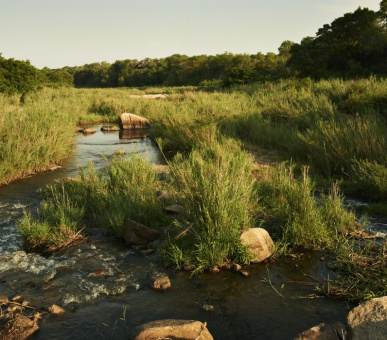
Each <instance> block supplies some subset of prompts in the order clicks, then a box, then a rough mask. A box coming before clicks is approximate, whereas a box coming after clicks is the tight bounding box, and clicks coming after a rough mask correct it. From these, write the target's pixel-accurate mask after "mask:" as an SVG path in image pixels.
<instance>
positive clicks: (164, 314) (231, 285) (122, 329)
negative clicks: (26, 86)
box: [0, 125, 387, 339]
mask: <svg viewBox="0 0 387 340" xmlns="http://www.w3.org/2000/svg"><path fill="white" fill-rule="evenodd" d="M92 127H93V128H95V129H96V130H97V132H96V133H95V134H94V135H90V136H83V135H82V134H78V135H77V137H76V143H75V144H74V150H73V153H72V154H71V156H70V157H69V158H67V159H66V160H64V162H63V167H62V168H61V169H58V170H55V171H50V172H45V173H43V174H39V175H36V176H33V177H30V178H26V179H22V180H19V181H16V182H14V183H11V184H9V185H6V186H2V187H0V295H6V296H8V298H9V299H12V298H13V297H15V296H22V297H23V300H28V301H29V302H30V303H31V304H32V306H35V307H37V308H41V310H42V311H43V312H44V311H47V308H48V307H49V306H50V305H52V304H57V305H59V306H62V307H64V308H65V309H67V310H68V313H67V314H65V315H64V316H53V315H47V314H44V315H43V319H42V320H41V321H40V323H39V326H40V330H39V331H38V332H37V333H36V334H35V335H33V336H32V339H125V338H126V335H127V333H128V330H130V329H131V328H132V327H135V326H137V325H139V324H142V323H145V322H149V321H154V320H159V319H169V318H178V319H193V320H199V321H203V322H207V327H208V329H209V331H210V332H211V334H212V335H213V336H214V338H215V339H258V338H259V339H293V338H294V337H296V336H297V335H298V334H299V333H300V332H302V331H304V330H306V329H308V328H310V327H313V326H315V325H317V324H319V323H322V322H324V323H333V322H335V321H338V322H341V323H345V320H346V315H347V313H348V311H349V310H350V309H351V307H353V306H351V305H348V304H347V303H345V302H343V301H339V300H332V299H327V298H310V296H311V295H312V294H314V284H315V283H316V282H318V281H322V280H324V279H325V278H327V277H328V276H329V277H333V276H334V275H335V274H334V273H333V272H331V271H330V270H328V269H327V267H326V262H325V261H321V259H320V258H321V256H322V253H319V252H307V253H305V254H303V256H301V259H298V258H291V257H290V258H287V259H284V260H282V261H281V262H280V263H277V262H275V263H269V264H264V263H262V264H256V265H251V266H249V267H248V268H247V270H248V272H249V276H248V277H243V276H242V275H240V274H238V273H236V272H233V271H221V272H220V273H209V272H208V273H207V272H206V273H203V274H201V275H198V276H195V277H193V278H191V277H190V273H188V272H179V271H175V270H173V269H168V268H164V267H163V266H162V264H161V263H160V261H159V258H158V254H157V252H156V253H154V254H152V255H149V256H144V255H141V254H139V253H137V252H136V251H135V250H133V249H132V248H130V247H128V246H127V245H126V244H125V243H124V241H123V240H119V239H117V238H114V237H111V236H109V235H106V234H104V233H103V232H101V231H100V230H99V229H91V230H90V231H89V237H88V239H87V241H86V242H84V243H81V244H78V245H76V246H72V247H70V248H68V249H65V250H62V251H59V252H57V253H55V254H54V255H52V256H50V257H44V256H41V255H38V254H33V253H31V254H27V253H25V252H24V251H23V250H22V239H21V236H20V234H19V233H18V231H17V230H16V228H15V223H16V221H17V219H18V218H20V217H21V216H22V214H23V210H30V211H36V209H37V208H38V206H39V190H41V188H44V187H45V186H46V185H50V184H52V183H54V182H55V180H58V179H61V178H65V177H75V176H77V175H78V168H82V167H85V166H87V164H88V162H89V161H92V162H93V163H94V164H95V167H96V168H97V169H100V168H102V167H104V166H105V161H104V160H103V159H102V157H101V154H102V152H104V154H105V156H106V157H107V158H110V157H111V156H112V154H113V153H114V152H115V151H117V148H118V147H119V148H120V149H122V150H124V151H125V152H126V156H125V157H130V155H132V154H134V153H135V154H141V155H143V156H144V157H146V158H147V159H149V160H150V161H151V162H152V163H155V164H164V163H163V162H164V161H163V157H162V155H161V154H160V151H159V149H158V147H157V146H156V145H155V144H154V143H153V142H152V141H151V140H150V139H149V138H147V137H146V136H141V135H136V134H130V133H129V132H127V134H126V133H125V134H122V132H118V131H117V132H108V133H106V132H102V131H100V127H101V125H96V126H92ZM371 222H372V225H373V228H374V229H375V230H376V231H380V232H384V233H385V232H386V231H387V222H386V221H381V220H375V221H371ZM154 272H160V273H166V274H167V275H168V276H169V278H170V280H171V283H172V287H171V288H170V289H168V290H166V291H164V292H158V291H154V290H152V289H151V288H150V281H149V279H148V276H149V274H151V273H154ZM271 285H273V286H274V287H275V288H276V289H277V290H278V292H280V293H281V294H282V295H283V296H284V297H281V296H280V295H279V294H278V293H277V292H276V291H275V290H274V289H273V287H272V286H271ZM205 304H208V305H212V306H213V307H214V308H213V310H212V311H205V310H204V309H203V305H205Z"/></svg>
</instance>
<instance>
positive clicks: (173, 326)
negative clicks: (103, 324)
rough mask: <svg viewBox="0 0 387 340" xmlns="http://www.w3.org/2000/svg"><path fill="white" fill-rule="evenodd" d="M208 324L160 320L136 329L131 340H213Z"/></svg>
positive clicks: (191, 321) (132, 332) (131, 335)
mask: <svg viewBox="0 0 387 340" xmlns="http://www.w3.org/2000/svg"><path fill="white" fill-rule="evenodd" d="M206 326H207V324H206V323H202V322H200V321H195V320H175V319H167V320H159V321H152V322H149V323H146V324H144V325H140V326H137V327H135V328H134V329H133V330H132V331H131V334H130V337H129V339H133V340H157V339H174V340H212V339H213V337H212V335H211V333H210V332H209V331H208V329H207V327H206Z"/></svg>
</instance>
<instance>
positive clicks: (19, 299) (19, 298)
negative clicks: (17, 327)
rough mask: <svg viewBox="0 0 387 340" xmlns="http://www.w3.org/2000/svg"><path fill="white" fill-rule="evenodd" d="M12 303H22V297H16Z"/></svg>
mask: <svg viewBox="0 0 387 340" xmlns="http://www.w3.org/2000/svg"><path fill="white" fill-rule="evenodd" d="M12 301H13V302H22V301H23V297H22V296H21V295H17V296H15V297H14V298H13V299H12Z"/></svg>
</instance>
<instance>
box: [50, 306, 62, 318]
mask: <svg viewBox="0 0 387 340" xmlns="http://www.w3.org/2000/svg"><path fill="white" fill-rule="evenodd" d="M48 311H49V312H50V314H52V315H57V316H61V315H64V314H66V310H65V309H63V308H62V307H59V306H58V305H52V306H51V307H49V308H48Z"/></svg>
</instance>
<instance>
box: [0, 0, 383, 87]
mask: <svg viewBox="0 0 387 340" xmlns="http://www.w3.org/2000/svg"><path fill="white" fill-rule="evenodd" d="M278 51H279V52H278V54H275V53H267V54H262V53H257V54H253V55H248V54H232V53H224V54H218V55H216V56H207V55H200V56H193V57H188V56H186V55H180V54H174V55H172V56H169V57H167V58H160V59H150V58H148V59H145V60H141V61H138V60H129V59H126V60H117V61H116V62H115V63H113V64H109V63H107V62H102V63H93V64H87V65H84V66H76V67H67V66H66V67H63V68H62V69H56V70H51V69H48V68H44V69H43V70H37V69H35V68H34V67H33V66H31V65H30V63H29V62H28V61H18V60H14V59H4V58H2V57H1V55H0V92H6V93H14V92H19V93H24V92H27V91H29V90H31V89H33V88H36V87H37V86H41V85H48V86H63V85H65V86H72V85H74V86H76V87H120V86H129V87H132V86H155V85H163V86H181V85H204V86H206V85H215V86H230V85H235V84H246V83H252V82H259V81H272V80H277V79H281V78H288V77H310V78H314V79H319V78H331V77H339V78H347V79H348V78H356V77H368V76H370V75H371V74H373V75H380V76H386V75H387V62H386V60H387V0H382V1H381V3H380V10H379V11H373V10H370V9H368V8H360V7H359V8H358V9H357V10H355V11H354V12H353V13H346V14H344V15H343V16H342V17H339V18H337V19H335V20H334V21H333V22H332V23H331V24H326V25H324V26H323V27H322V28H320V29H319V30H318V31H317V34H316V36H315V37H306V38H304V39H302V41H301V43H300V44H297V43H293V42H291V41H288V40H286V41H284V42H283V43H282V44H281V46H280V47H279V48H278Z"/></svg>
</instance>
